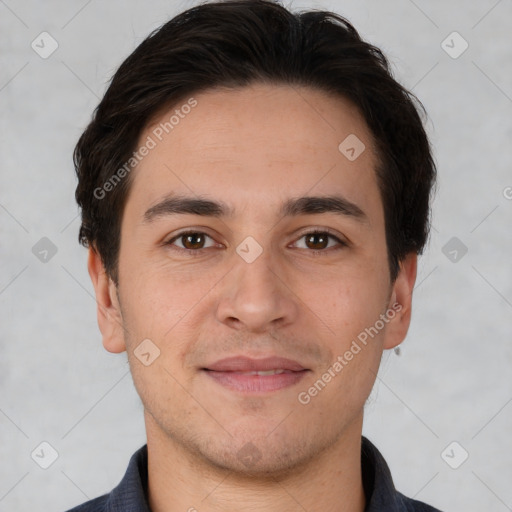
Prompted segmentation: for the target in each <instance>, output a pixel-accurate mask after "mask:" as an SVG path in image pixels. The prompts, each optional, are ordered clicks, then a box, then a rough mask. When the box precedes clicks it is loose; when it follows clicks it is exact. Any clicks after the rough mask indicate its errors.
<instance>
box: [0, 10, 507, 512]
mask: <svg viewBox="0 0 512 512" xmlns="http://www.w3.org/2000/svg"><path fill="white" fill-rule="evenodd" d="M194 4H195V2H191V1H175V2H169V1H158V0H153V1H151V2H135V1H134V0H130V1H121V0H115V1H114V0H113V1H108V2H107V1H103V2H100V1H99V0H92V1H89V2H87V1H70V0H68V1H65V2H64V1H63V0H62V1H57V0H51V1H45V2H44V3H43V2H36V1H35V0H33V1H21V0H20V1H15V0H0V34H1V35H0V48H1V55H0V106H1V112H2V115H1V120H0V129H1V132H0V143H1V148H0V155H1V160H0V170H1V184H2V185H1V189H0V237H1V238H0V251H1V253H0V261H1V270H0V319H1V324H0V325H1V330H0V336H1V354H0V389H1V395H0V434H1V443H0V510H2V511H4V510H5V511H7V510H8V511H20V512H22V511H35V510H41V511H43V510H44V511H51V510H54V511H57V512H58V511H63V510H65V509H67V508H68V507H71V506H72V505H76V504H77V503H79V502H82V501H85V500H86V499H88V498H92V497H95V496H98V495H100V494H103V493H105V492H107V491H109V490H111V489H112V488H113V487H114V486H115V485H117V483H118V482H119V480H120V479H121V477H122V475H123V474H124V471H125V469H126V465H127V463H128V459H129V457H130V456H131V454H132V453H133V452H134V451H135V450H136V449H137V448H138V447H139V446H141V445H142V444H144V443H145V432H144V424H143V418H142V406H141V403H140V400H139V398H138V396H137V394H136V392H135V390H134V387H133V383H132V380H131V376H130V374H129V373H128V365H127V360H126V354H121V355H114V354H110V353H108V352H106V351H105V350H104V349H103V347H102V344H101V338H100V335H99V330H98V328H97V325H96V308H95V302H94V298H93V295H92V294H93V288H92V285H91V283H90V280H89V276H88V274H87V270H86V250H85V249H84V248H82V247H80V246H79V245H78V243H77V231H78V227H79V219H78V216H77V207H76V205H75V202H74V188H75V185H76V182H75V176H74V170H73V167H72V160H71V153H72V150H73V147H74V144H75V143H76V140H77V138H78V136H79V135H80V133H81V131H82V130H83V129H84V127H85V125H86V123H87V122H88V120H89V118H90V115H91V113H92V111H93V109H94V107H95V106H96V104H97V103H98V100H99V98H100V97H101V95H102V94H103V92H104V91H105V88H106V84H107V81H108V79H109V78H110V77H111V76H112V74H113V72H114V71H115V69H116V67H117V66H118V65H119V64H120V63H121V61H122V60H123V59H124V58H125V57H126V56H127V55H128V54H129V53H130V52H131V51H132V50H133V49H134V48H135V46H136V45H137V44H138V43H140V42H141V41H142V39H143V38H144V37H145V36H146V35H147V34H148V33H149V32H150V31H151V30H153V29H154V28H156V27H157V26H159V25H160V24H161V23H163V22H164V21H165V20H167V19H168V18H170V17H172V16H173V15H175V14H176V13H177V12H179V11H181V10H183V9H185V8H187V7H190V6H192V5H194ZM288 5H289V4H288ZM291 5H292V7H293V8H308V7H318V8H328V9H331V10H334V11H336V12H338V13H340V14H342V15H344V16H346V17H347V18H348V19H349V20H350V21H351V22H352V23H353V24H354V25H355V26H356V28H357V29H358V30H359V31H360V32H361V34H362V35H363V36H364V37H365V38H367V39H368V40H370V41H371V42H373V43H375V44H377V45H378V46H380V47H381V48H382V49H383V50H384V51H385V52H386V53H387V55H388V57H389V58H390V60H391V62H392V63H393V68H394V70H395V73H396V76H397V78H398V79H399V80H400V81H401V82H402V83H404V84H405V85H406V86H407V87H409V88H412V89H413V90H414V92H415V93H417V95H418V96H419V98H420V99H421V100H422V101H423V103H424V105H425V107H426V109H427V111H428V113H429V116H430V119H429V121H428V123H427V128H428V131H429V134H430V135H431V138H432V143H433V145H434V147H435V155H436V160H437V163H438V168H439V189H438V192H437V195H436V199H435V202H434V220H433V224H434V229H433V231H432V237H431V240H430V244H429V246H428V249H427V251H426V253H425V255H424V256H423V257H422V258H421V260H420V269H419V275H418V281H417V283H418V284H417V287H416V290H415V301H414V304H415V309H414V314H413V321H412V326H411V329H410V332H409V335H408V337H407V339H406V340H405V342H404V343H403V345H402V352H401V355H396V354H395V353H394V352H387V353H386V354H385V357H384V360H383V364H382V367H381V371H380V375H379V378H378V380H377V383H376V386H375V389H374V391H373V393H372V395H371V400H370V401H369V404H368V406H367V409H366V419H365V426H364V434H365V435H367V436H368V437H369V438H370V439H371V440H372V441H373V442H374V443H375V444H376V445H377V446H378V447H379V448H380V450H381V451H382V452H383V454H384V456H385V457H386V458H387V461H388V463H389V464H390V466H391V469H392V473H393V476H394V479H395V483H396V486H397V488H398V489H400V490H401V491H402V492H403V493H405V494H407V495H409V496H415V497H416V498H417V499H420V500H423V501H426V502H429V503H431V504H433V505H435V506H437V507H439V508H441V509H443V510H445V511H460V510H465V511H467V512H477V511H484V510H485V511H496V512H501V511H505V510H512V486H511V485H510V482H511V481H512V467H511V463H510V461H511V458H512V441H511V440H510V433H511V431H512V403H511V402H512V378H511V375H512V372H511V370H512V344H511V338H512V336H511V335H512V322H511V320H512V269H511V265H510V261H511V257H510V254H511V246H512V243H511V242H512V240H511V229H510V226H511V220H512V200H511V199H510V198H511V197H512V188H507V187H512V172H511V169H512V166H511V163H512V150H511V135H512V129H511V127H512V122H511V119H512V81H511V78H512V66H511V43H512V41H511V35H510V34H511V28H510V27H511V26H512V23H511V21H512V1H511V0H500V1H496V0H479V1H471V2H467V1H463V0H457V1H450V2H446V1H440V0H439V1H430V2H427V1H420V0H415V1H414V2H413V1H411V0H393V1H386V2H383V1H377V0H365V1H355V0H354V1H343V2H341V1H339V0H338V1H335V0H332V1H327V0H324V1H322V2H320V1H318V2H316V1H315V2H312V1H295V2H293V3H292V4H291ZM43 31H47V32H49V33H50V34H51V36H52V37H53V38H54V39H55V40H56V41H57V43H58V45H59V46H58V49H57V50H56V51H55V52H54V53H53V54H52V55H51V56H49V57H48V58H46V59H43V58H41V57H40V56H39V55H38V54H37V53H36V52H35V51H34V50H33V49H32V48H31V43H32V41H33V40H36V42H37V41H40V39H37V38H38V36H39V34H40V33H41V32H43ZM453 31H457V32H458V33H460V35H461V36H462V37H463V38H464V40H466V41H467V42H468V44H469V47H468V49H467V50H466V51H465V52H464V53H463V54H462V55H460V56H459V57H458V58H452V57H451V56H450V55H448V54H447V53H446V51H445V49H443V46H442V42H443V41H444V40H445V39H446V38H447V36H448V35H449V34H451V33H452V32H453ZM446 45H449V46H452V47H453V48H451V50H450V51H451V52H452V53H453V52H454V51H459V50H460V49H461V48H462V46H461V40H457V39H453V37H452V38H451V39H450V38H449V39H448V40H447V42H446V43H444V46H445V48H446ZM45 47H46V48H47V49H48V48H49V45H48V44H46V45H45ZM507 196H508V198H507ZM43 237H47V238H49V239H50V240H51V241H52V243H53V244H54V245H55V246H56V248H57V252H56V254H55V255H53V256H52V254H51V252H50V253H48V255H47V257H46V258H47V260H48V261H46V262H45V261H41V260H40V258H41V257H42V255H41V254H39V257H36V255H37V250H35V251H34V252H36V254H34V253H33V250H32V249H33V247H34V245H35V244H36V243H37V242H38V241H39V240H40V239H41V238H43ZM453 237H456V238H457V239H458V241H457V240H456V241H455V242H454V241H452V242H450V243H451V244H453V243H455V244H458V247H457V246H456V245H455V246H453V247H452V246H451V245H448V246H447V247H446V244H447V243H448V242H449V241H450V239H452V238H453ZM462 244H463V245H462ZM36 247H39V246H36ZM443 247H446V248H445V249H444V252H443ZM463 247H467V253H466V254H464V255H463V251H461V248H462V249H463ZM454 248H455V250H456V251H457V253H456V254H455V253H453V252H451V254H450V251H453V250H454ZM445 253H446V254H445ZM455 256H456V257H455ZM454 259H455V261H453V260H454ZM43 441H46V442H48V443H50V445H51V446H53V447H54V449H55V450H56V451H57V452H58V454H59V456H58V458H57V460H56V461H55V462H54V463H53V464H52V465H51V466H50V467H49V468H48V469H46V470H45V469H42V468H41V467H39V465H38V464H37V463H36V462H35V460H33V458H31V453H32V452H33V451H34V450H35V449H36V448H38V447H39V445H40V443H41V442H43ZM453 441H456V442H457V443H459V445H460V447H459V445H456V446H455V449H453V451H452V450H451V448H450V449H448V450H445V449H446V448H447V446H448V445H450V443H452V442H453ZM462 450H466V451H467V452H468V453H469V458H468V459H467V460H466V461H465V462H464V463H463V464H462V465H460V466H459V467H458V468H457V469H453V468H452V467H450V466H449V465H448V463H447V462H450V463H451V464H452V465H454V466H456V465H458V464H460V462H461V461H462V454H463V453H464V452H462ZM36 452H37V450H36ZM38 453H41V452H40V448H39V452H38ZM44 453H45V455H44V457H40V459H37V457H34V458H35V459H36V460H38V462H39V463H42V462H44V461H43V459H44V458H45V457H48V456H49V455H48V454H49V451H48V450H46V452H44ZM443 454H444V455H443ZM100 460H101V462H100Z"/></svg>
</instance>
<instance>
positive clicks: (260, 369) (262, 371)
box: [201, 356, 311, 394]
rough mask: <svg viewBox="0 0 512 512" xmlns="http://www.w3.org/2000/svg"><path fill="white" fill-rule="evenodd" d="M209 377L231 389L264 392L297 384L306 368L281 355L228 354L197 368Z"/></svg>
mask: <svg viewBox="0 0 512 512" xmlns="http://www.w3.org/2000/svg"><path fill="white" fill-rule="evenodd" d="M201 370H202V371H203V372H204V373H205V374H206V376H207V377H208V378H209V379H212V380H213V381H214V382H216V383H217V384H220V385H221V386H223V387H224V388H227V389H230V390H232V391H238V392H241V393H251V394H254V393H268V392H271V391H278V390H281V389H285V388H288V387H290V386H293V385H295V384H297V383H298V382H299V381H300V380H302V379H303V378H304V376H305V375H306V373H308V372H309V371H311V370H309V369H307V368H304V367H303V366H302V365H301V364H300V363H298V362H297V361H293V360H291V359H286V358H282V357H267V358H265V359H251V358H248V357H245V356H240V357H230V358H227V359H222V360H220V361H217V362H215V363H213V364H211V365H209V366H208V367H206V368H201Z"/></svg>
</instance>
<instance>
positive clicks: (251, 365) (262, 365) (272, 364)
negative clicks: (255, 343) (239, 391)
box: [203, 356, 307, 372]
mask: <svg viewBox="0 0 512 512" xmlns="http://www.w3.org/2000/svg"><path fill="white" fill-rule="evenodd" d="M203 369H204V370H212V371H216V372H246V371H268V370H290V371H294V372H300V371H302V370H306V369H307V368H304V367H303V366H302V365H301V364H300V363H298V362H297V361H293V360H292V359H287V358H285V357H265V358H263V359H252V358H250V357H246V356H235V357H227V358H225V359H220V360H219V361H216V362H215V363H213V364H210V365H208V366H207V367H205V368H203Z"/></svg>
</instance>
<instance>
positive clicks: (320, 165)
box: [130, 84, 380, 215]
mask: <svg viewBox="0 0 512 512" xmlns="http://www.w3.org/2000/svg"><path fill="white" fill-rule="evenodd" d="M145 144H146V145H148V146H151V149H150V150H149V151H148V152H147V154H146V155H145V156H144V157H143V158H142V159H141V161H140V162H139V164H138V165H137V166H136V168H135V170H134V171H133V176H132V178H133V182H132V190H131V193H130V196H131V200H132V202H135V203H137V205H138V207H139V209H141V208H143V207H150V206H151V205H152V204H156V203H157V202H158V201H159V200H161V198H163V197H165V196H167V195H168V194H169V193H177V194H181V195H187V196H190V195H197V196H201V197H211V198H216V199H219V198H225V199H226V200H225V201H224V202H226V203H227V204H228V205H229V206H230V207H231V209H232V211H233V212H241V211H242V210H244V209H246V208H247V207H249V206H251V205H252V206H254V207H256V208H258V211H259V212H260V213H261V214H262V215H263V213H264V212H265V211H268V210H269V209H270V208H271V207H272V206H273V205H274V204H275V205H278V204H279V205H281V204H282V203H283V202H284V201H285V200H287V199H288V198H290V197H293V196H294V197H297V196H300V195H317V196H318V195H325V194H332V193H333V192H339V193H340V194H342V195H343V196H345V197H347V198H348V199H350V200H351V201H352V202H354V203H358V202H359V203H362V204H363V205H364V204H365V203H368V201H370V200H372V199H373V200H377V202H380V195H379V193H378V187H377V184H376V179H375V165H376V161H377V159H376V155H375V150H374V144H373V140H372V136H371V132H370V130H369V128H368V126H367V125H366V123H365V121H364V119H363V117H362V116H361V115H360V113H359V111H358V109H357V108H356V107H355V106H354V105H353V104H352V103H351V102H350V101H348V100H346V99H344V98H341V97H336V96H333V95H328V94H327V93H325V92H323V91H319V90H316V89H311V88H305V87H296V86H293V87H292V86H284V85H283V86H281V85H279V86H277V85H266V84H257V85H252V86H249V87H243V88H238V89H215V90H209V91H206V92H203V93H200V94H197V95H192V97H191V98H185V99H184V100H182V102H181V103H178V104H176V105H175V106H173V108H171V109H169V110H167V111H166V112H163V113H161V114H160V115H159V116H158V117H156V118H154V119H153V120H152V122H151V124H149V125H148V126H147V127H146V128H145V129H144V130H143V132H142V134H141V136H140V138H139V143H138V146H139V147H141V146H143V145H145ZM347 150H348V152H347ZM359 153H360V154H359ZM354 156H355V157H356V158H354Z"/></svg>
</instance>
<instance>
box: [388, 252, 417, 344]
mask: <svg viewBox="0 0 512 512" xmlns="http://www.w3.org/2000/svg"><path fill="white" fill-rule="evenodd" d="M417 264H418V256H417V254H416V253H414V252H412V253H409V254H407V256H406V257H405V258H404V259H403V260H402V261H401V262H400V270H399V272H398V276H397V278H396V280H395V282H394V284H393V290H392V292H391V298H390V301H389V306H388V307H389V308H390V309H392V310H393V311H394V312H395V314H394V315H393V318H392V319H391V320H390V322H389V324H388V326H387V328H386V332H385V336H384V349H392V348H395V347H396V346H398V345H399V344H400V343H402V341H403V340H404V339H405V336H406V335H407V331H408V330H409V325H410V323H411V313H412V292H413V289H414V283H415V282H416V272H417Z"/></svg>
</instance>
